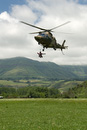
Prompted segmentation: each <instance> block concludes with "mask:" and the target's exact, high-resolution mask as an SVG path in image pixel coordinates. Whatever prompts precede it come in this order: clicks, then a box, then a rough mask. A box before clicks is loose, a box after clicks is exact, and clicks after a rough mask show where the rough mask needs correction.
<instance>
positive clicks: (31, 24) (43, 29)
mask: <svg viewBox="0 0 87 130" xmlns="http://www.w3.org/2000/svg"><path fill="white" fill-rule="evenodd" d="M20 22H21V23H23V24H26V25H29V26H31V27H34V28H37V29H40V30H46V29H43V28H40V27H37V26H35V25H32V24H29V23H26V22H23V21H20Z"/></svg>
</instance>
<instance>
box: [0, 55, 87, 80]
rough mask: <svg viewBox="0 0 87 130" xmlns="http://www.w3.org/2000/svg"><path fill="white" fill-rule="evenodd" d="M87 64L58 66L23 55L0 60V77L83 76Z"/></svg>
mask: <svg viewBox="0 0 87 130" xmlns="http://www.w3.org/2000/svg"><path fill="white" fill-rule="evenodd" d="M86 75H87V66H79V68H78V66H60V65H57V64H55V63H52V62H39V61H35V60H31V59H28V58H24V57H15V58H9V59H1V60H0V79H29V78H31V79H47V80H61V79H63V80H70V79H78V78H85V77H86Z"/></svg>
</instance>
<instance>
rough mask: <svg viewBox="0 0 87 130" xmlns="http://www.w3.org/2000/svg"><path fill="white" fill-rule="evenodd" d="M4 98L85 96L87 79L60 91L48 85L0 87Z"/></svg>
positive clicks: (0, 92) (86, 95)
mask: <svg viewBox="0 0 87 130" xmlns="http://www.w3.org/2000/svg"><path fill="white" fill-rule="evenodd" d="M0 96H3V97H4V98H87V81H84V82H83V83H82V84H78V85H77V86H76V87H74V88H70V89H69V90H68V91H67V92H63V93H61V92H60V91H59V90H58V89H57V88H48V87H36V86H35V87H20V88H13V87H0Z"/></svg>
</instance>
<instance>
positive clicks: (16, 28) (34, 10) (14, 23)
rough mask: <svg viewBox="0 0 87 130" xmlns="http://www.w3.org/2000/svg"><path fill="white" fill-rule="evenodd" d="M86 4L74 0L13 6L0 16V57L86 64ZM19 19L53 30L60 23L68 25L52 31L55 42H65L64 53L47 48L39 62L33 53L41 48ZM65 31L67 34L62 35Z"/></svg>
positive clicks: (43, 0)
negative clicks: (9, 10) (20, 57)
mask: <svg viewBox="0 0 87 130" xmlns="http://www.w3.org/2000/svg"><path fill="white" fill-rule="evenodd" d="M86 12H87V5H81V4H79V3H78V0H63V1H62V0H54V1H53V0H41V1H40V0H27V4H26V5H13V6H12V7H11V12H10V13H8V12H2V13H1V14H0V53H1V54H0V58H8V57H14V56H26V57H29V58H32V59H34V60H39V61H53V62H55V63H57V64H87V63H86V60H87V41H86V40H87V36H86V34H87V29H86V28H87V23H86V21H87V13H86ZM20 20H23V21H25V22H29V23H31V24H35V25H37V26H40V27H43V28H48V29H49V28H53V27H55V26H57V25H60V24H62V23H64V22H67V21H71V23H69V24H67V25H65V26H62V27H60V28H58V29H56V30H55V33H54V36H55V37H56V39H57V42H58V43H60V44H62V42H63V40H64V39H66V45H68V46H69V47H68V50H64V54H65V55H63V54H62V53H61V51H58V50H56V51H54V50H53V49H47V50H45V51H46V55H45V56H44V58H43V59H39V58H38V56H37V52H38V51H40V49H42V47H41V46H39V45H38V43H37V42H36V41H35V40H34V38H33V37H34V35H30V34H29V33H30V32H34V31H38V30H37V29H35V28H32V27H29V26H27V25H23V24H22V23H20V22H19V21H20ZM58 32H66V33H71V34H62V33H58Z"/></svg>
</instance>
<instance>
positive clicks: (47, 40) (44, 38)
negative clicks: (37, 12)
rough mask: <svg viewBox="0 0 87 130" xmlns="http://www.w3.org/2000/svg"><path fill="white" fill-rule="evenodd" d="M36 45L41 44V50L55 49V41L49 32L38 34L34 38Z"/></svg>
mask: <svg viewBox="0 0 87 130" xmlns="http://www.w3.org/2000/svg"><path fill="white" fill-rule="evenodd" d="M34 38H35V40H36V41H37V42H38V44H41V45H42V46H43V48H45V47H46V48H54V49H55V47H56V45H57V43H56V39H55V38H54V37H53V35H52V34H51V33H50V32H43V33H39V35H37V36H35V37H34Z"/></svg>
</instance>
